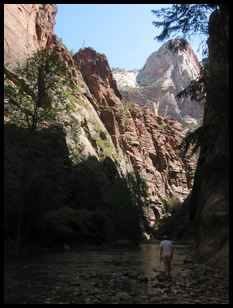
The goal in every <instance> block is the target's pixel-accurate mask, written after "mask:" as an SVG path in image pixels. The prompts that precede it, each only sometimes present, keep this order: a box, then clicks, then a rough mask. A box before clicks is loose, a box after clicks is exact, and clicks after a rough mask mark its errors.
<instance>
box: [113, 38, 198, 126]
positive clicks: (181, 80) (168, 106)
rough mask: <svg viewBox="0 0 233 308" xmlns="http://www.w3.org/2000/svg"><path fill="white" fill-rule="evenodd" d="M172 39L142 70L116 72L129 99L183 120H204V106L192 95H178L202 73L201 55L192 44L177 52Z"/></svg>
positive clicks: (193, 121) (189, 121)
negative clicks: (194, 99)
mask: <svg viewBox="0 0 233 308" xmlns="http://www.w3.org/2000/svg"><path fill="white" fill-rule="evenodd" d="M175 42H176V41H175ZM170 43H171V41H168V42H166V43H165V44H164V45H163V46H162V47H161V48H160V49H159V50H158V51H156V52H154V53H152V54H151V55H150V56H149V58H148V59H147V61H146V63H145V65H144V67H143V68H142V69H141V70H139V71H138V72H137V71H132V72H127V71H123V70H122V71H120V70H116V71H114V70H113V75H114V77H115V78H116V80H117V83H118V87H119V89H120V91H121V93H122V95H123V96H124V97H125V98H127V99H128V100H130V101H133V102H138V103H141V104H145V105H148V106H150V107H151V109H152V110H153V111H154V113H155V115H160V116H163V117H173V118H175V119H177V120H178V121H179V122H180V123H182V124H184V123H187V124H189V123H190V124H191V123H193V124H194V125H197V124H200V123H201V120H202V117H203V106H202V105H200V103H197V102H195V101H191V99H190V98H186V99H182V100H181V101H178V100H177V99H176V97H175V96H176V94H178V93H179V92H180V91H181V90H183V89H185V88H186V87H187V86H188V85H189V83H190V82H191V81H192V80H194V79H195V78H196V77H197V76H198V75H199V73H200V64H199V61H198V58H197V56H196V55H195V53H194V52H193V50H192V48H191V46H190V45H189V44H188V45H187V46H186V47H185V48H184V49H182V50H179V51H178V52H174V51H172V50H171V49H170V48H169V44H170Z"/></svg>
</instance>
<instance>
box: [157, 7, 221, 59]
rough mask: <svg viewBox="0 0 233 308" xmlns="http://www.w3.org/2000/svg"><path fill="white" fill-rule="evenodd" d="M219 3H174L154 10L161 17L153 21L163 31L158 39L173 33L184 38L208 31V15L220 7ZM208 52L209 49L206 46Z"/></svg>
mask: <svg viewBox="0 0 233 308" xmlns="http://www.w3.org/2000/svg"><path fill="white" fill-rule="evenodd" d="M218 8H219V5H217V4H173V5H172V7H171V8H170V7H169V8H162V9H160V10H152V13H154V14H155V16H156V17H157V18H158V19H160V18H162V20H161V21H159V20H156V21H154V22H153V25H154V26H155V27H156V28H160V27H162V31H161V33H160V34H159V35H158V36H156V39H157V40H158V41H164V40H166V39H168V38H169V37H170V36H171V35H173V37H176V36H178V35H179V34H180V33H182V34H183V39H185V38H186V37H188V38H189V37H190V36H191V35H197V34H199V35H200V34H207V33H208V15H209V14H210V13H211V12H213V11H214V10H216V9H218ZM203 52H204V53H205V54H206V53H207V49H206V47H204V50H203Z"/></svg>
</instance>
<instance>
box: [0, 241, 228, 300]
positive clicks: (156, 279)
mask: <svg viewBox="0 0 233 308" xmlns="http://www.w3.org/2000/svg"><path fill="white" fill-rule="evenodd" d="M192 252H193V251H192V249H191V247H190V246H188V245H175V254H174V259H173V263H172V276H171V278H168V279H165V278H164V277H163V276H162V275H161V270H162V265H161V264H160V262H159V245H158V244H143V245H140V247H138V248H132V249H129V248H127V249H126V248H121V249H119V248H118V249H111V250H104V251H102V250H97V251H92V250H90V251H67V252H62V253H51V254H40V255H30V256H29V255H28V256H7V257H6V258H5V284H4V287H5V295H4V303H5V304H124V303H125V304H185V303H187V304H228V303H229V298H228V297H229V286H228V275H226V274H224V273H221V272H220V271H219V270H218V269H216V268H215V269H213V268H210V267H207V266H205V265H201V264H196V263H194V262H193V261H192Z"/></svg>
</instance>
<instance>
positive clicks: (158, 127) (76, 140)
mask: <svg viewBox="0 0 233 308" xmlns="http://www.w3.org/2000/svg"><path fill="white" fill-rule="evenodd" d="M55 14H56V7H55V6H54V5H49V4H48V5H46V4H45V5H44V4H36V5H26V4H25V5H19V4H15V5H12V6H11V5H5V32H4V36H5V42H6V46H5V48H6V49H5V51H6V52H5V64H9V67H11V66H15V65H16V63H17V62H23V61H24V60H25V58H27V57H28V56H29V55H30V54H31V53H32V52H33V51H34V50H36V49H37V48H39V47H42V48H48V49H53V50H55V51H56V53H57V55H58V58H60V59H62V60H63V61H65V63H66V65H67V66H68V68H69V71H70V74H71V76H72V77H73V82H74V84H75V90H71V89H64V91H66V94H67V102H68V104H69V106H70V109H72V111H69V112H68V111H67V112H63V113H59V114H58V115H57V119H56V120H57V121H58V122H59V123H60V124H61V125H62V126H63V128H64V131H65V133H66V142H67V145H68V147H69V151H70V157H71V158H72V159H73V158H74V159H75V155H76V154H77V152H78V153H79V154H78V155H80V156H81V157H82V158H83V159H88V157H90V156H92V157H93V156H94V157H96V159H97V160H99V161H100V160H101V159H103V157H104V158H106V157H111V158H112V159H113V161H114V163H115V165H116V167H117V168H118V170H119V172H120V173H121V174H124V173H127V172H134V173H135V174H139V175H140V176H141V177H142V178H143V179H144V180H145V181H146V184H147V185H148V192H149V203H150V208H149V209H147V213H146V214H147V217H148V218H149V219H150V220H151V222H152V223H153V222H154V221H155V219H157V218H158V217H160V216H162V215H163V214H164V208H163V203H164V199H168V198H172V197H176V198H177V199H179V200H181V201H182V200H184V199H185V198H186V196H187V195H188V193H189V191H190V189H191V187H192V183H193V174H194V169H195V160H189V159H186V158H185V157H182V156H181V154H180V151H179V144H180V143H181V141H182V140H183V138H184V136H185V134H184V131H183V129H182V127H181V125H180V124H179V123H178V122H177V121H176V120H168V119H164V118H162V117H160V116H154V114H153V112H151V111H150V110H149V108H148V107H146V106H141V105H138V104H134V103H129V102H127V101H125V100H123V99H122V96H121V94H120V92H119V91H118V88H117V85H116V81H115V80H114V78H113V76H112V72H111V69H110V67H109V64H108V62H107V59H106V57H105V56H104V55H101V54H99V53H97V52H96V51H94V50H93V49H91V48H85V49H82V50H80V51H79V52H78V53H76V54H75V55H74V57H73V58H72V56H71V54H70V53H69V52H68V51H67V49H66V47H65V46H64V45H62V44H61V43H60V42H58V40H57V39H56V36H55V35H54V33H53V26H54V18H55ZM12 18H14V22H13V23H12ZM15 29H20V31H19V32H20V34H18V32H15ZM14 42H16V43H15V47H14ZM55 100H56V99H55ZM56 104H57V102H56V101H55V102H53V104H52V105H53V106H56ZM71 107H72V108H71ZM75 153H76V154H75ZM76 156H77V155H76ZM77 161H78V160H77Z"/></svg>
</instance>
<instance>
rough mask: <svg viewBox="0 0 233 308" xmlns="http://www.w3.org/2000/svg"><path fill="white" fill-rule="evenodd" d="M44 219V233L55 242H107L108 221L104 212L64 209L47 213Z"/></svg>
mask: <svg viewBox="0 0 233 308" xmlns="http://www.w3.org/2000/svg"><path fill="white" fill-rule="evenodd" d="M44 218H45V221H46V226H47V227H46V228H45V229H44V233H45V235H46V236H47V237H49V238H50V239H51V240H53V241H54V240H57V239H59V240H60V241H61V242H66V243H69V242H71V243H73V242H74V241H76V242H79V243H87V242H88V243H95V244H100V243H102V242H104V241H106V240H107V234H108V232H107V231H108V221H107V219H106V214H105V213H104V212H101V211H90V210H84V209H80V210H77V209H73V208H70V207H63V208H60V209H58V210H55V211H48V212H46V213H45V215H44Z"/></svg>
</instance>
